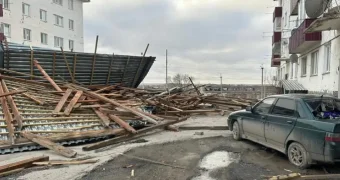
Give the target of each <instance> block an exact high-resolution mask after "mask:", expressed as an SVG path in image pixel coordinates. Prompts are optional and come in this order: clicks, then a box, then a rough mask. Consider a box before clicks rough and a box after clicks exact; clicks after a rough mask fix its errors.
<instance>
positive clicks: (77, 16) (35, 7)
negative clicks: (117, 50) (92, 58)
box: [0, 0, 90, 52]
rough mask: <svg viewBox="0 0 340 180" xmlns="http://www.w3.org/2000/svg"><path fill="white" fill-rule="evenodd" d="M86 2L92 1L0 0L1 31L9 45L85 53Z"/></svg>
mask: <svg viewBox="0 0 340 180" xmlns="http://www.w3.org/2000/svg"><path fill="white" fill-rule="evenodd" d="M84 2H90V0H0V4H2V7H3V10H2V11H3V17H0V23H1V30H2V32H3V34H4V35H5V36H6V39H7V41H8V42H13V43H19V44H25V45H31V46H38V47H44V48H50V49H60V47H63V49H65V50H73V51H78V52H82V51H84V37H83V34H84V33H83V3H84ZM0 15H1V13H0Z"/></svg>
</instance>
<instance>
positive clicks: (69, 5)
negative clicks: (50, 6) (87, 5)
mask: <svg viewBox="0 0 340 180" xmlns="http://www.w3.org/2000/svg"><path fill="white" fill-rule="evenodd" d="M68 8H69V9H71V10H73V0H68Z"/></svg>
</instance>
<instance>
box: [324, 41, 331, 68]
mask: <svg viewBox="0 0 340 180" xmlns="http://www.w3.org/2000/svg"><path fill="white" fill-rule="evenodd" d="M330 67H331V43H329V44H327V45H325V64H324V73H326V72H329V71H330Z"/></svg>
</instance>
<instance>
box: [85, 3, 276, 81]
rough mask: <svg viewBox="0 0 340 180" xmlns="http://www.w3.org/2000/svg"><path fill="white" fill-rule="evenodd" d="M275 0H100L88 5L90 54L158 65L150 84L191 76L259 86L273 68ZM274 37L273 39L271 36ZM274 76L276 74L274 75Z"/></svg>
mask: <svg viewBox="0 0 340 180" xmlns="http://www.w3.org/2000/svg"><path fill="white" fill-rule="evenodd" d="M273 5H274V4H273V1H272V0H237V1H236V0H110V1H109V0H96V1H92V2H91V3H88V4H85V7H84V18H85V19H84V21H85V22H84V23H85V24H84V26H85V51H88V52H92V51H93V50H94V42H95V36H96V35H99V47H98V52H99V53H110V54H111V53H112V52H114V53H115V54H131V55H140V54H141V52H143V51H144V49H145V47H146V45H147V44H148V43H150V48H149V51H148V53H147V55H149V56H156V57H157V58H156V62H155V63H154V65H153V67H152V68H151V70H150V72H149V74H148V76H147V77H146V79H145V82H146V83H159V82H164V81H165V49H168V60H169V76H172V75H174V74H176V73H186V74H189V75H192V76H194V77H195V79H196V81H197V82H200V83H218V82H219V74H220V73H222V75H223V77H224V83H260V80H261V76H260V74H261V71H260V65H261V64H262V63H263V64H264V66H265V67H266V69H267V72H268V73H267V74H270V73H269V71H272V69H271V68H270V57H269V56H266V55H270V54H271V50H270V49H271V37H265V38H263V37H262V36H263V32H270V31H272V26H273V24H272V14H266V13H272V11H273ZM267 35H271V34H267ZM272 75H273V74H272Z"/></svg>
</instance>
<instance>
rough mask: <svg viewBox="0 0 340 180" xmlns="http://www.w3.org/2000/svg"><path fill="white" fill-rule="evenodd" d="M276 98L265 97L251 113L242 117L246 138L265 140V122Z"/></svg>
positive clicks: (258, 140)
mask: <svg viewBox="0 0 340 180" xmlns="http://www.w3.org/2000/svg"><path fill="white" fill-rule="evenodd" d="M275 99H276V98H267V99H264V100H263V101H262V102H260V103H258V104H257V105H256V106H255V107H254V108H253V109H252V111H251V113H248V114H246V115H245V116H244V117H242V128H243V133H244V135H245V136H246V138H248V139H251V140H253V141H256V142H265V136H264V123H265V119H266V117H267V114H268V113H269V111H270V110H271V108H272V105H273V103H274V101H275Z"/></svg>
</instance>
